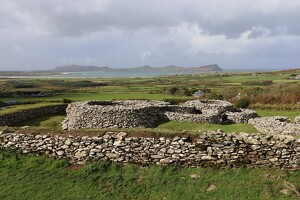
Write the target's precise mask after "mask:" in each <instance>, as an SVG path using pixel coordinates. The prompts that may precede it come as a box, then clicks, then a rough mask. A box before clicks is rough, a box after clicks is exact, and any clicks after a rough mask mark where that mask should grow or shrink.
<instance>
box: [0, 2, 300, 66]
mask: <svg viewBox="0 0 300 200" xmlns="http://www.w3.org/2000/svg"><path fill="white" fill-rule="evenodd" d="M299 10H300V0H239V1H238V0H209V1H208V0H47V1H41V0H1V4H0V70H47V69H51V68H53V67H55V66H60V65H67V64H79V65H95V66H109V67H118V68H120V67H139V66H145V65H149V66H154V67H158V66H167V65H176V66H185V67H197V66H203V65H207V64H218V65H219V66H220V67H222V68H223V69H227V70H234V69H245V70H246V69H287V68H300V25H299V20H300V12H299Z"/></svg>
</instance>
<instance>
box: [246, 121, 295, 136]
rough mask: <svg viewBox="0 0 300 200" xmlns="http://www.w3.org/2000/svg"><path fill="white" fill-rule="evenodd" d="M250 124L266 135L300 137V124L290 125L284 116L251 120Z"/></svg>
mask: <svg viewBox="0 0 300 200" xmlns="http://www.w3.org/2000/svg"><path fill="white" fill-rule="evenodd" d="M248 123H249V124H252V125H253V126H254V127H255V128H256V129H257V130H258V131H260V132H262V133H266V134H284V135H298V136H299V135H300V124H296V123H290V119H289V118H288V117H284V116H275V117H261V118H255V119H249V121H248Z"/></svg>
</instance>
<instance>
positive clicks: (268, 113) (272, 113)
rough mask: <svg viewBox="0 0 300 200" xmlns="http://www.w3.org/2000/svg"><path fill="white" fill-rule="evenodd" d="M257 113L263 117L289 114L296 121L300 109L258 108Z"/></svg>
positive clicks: (299, 114)
mask: <svg viewBox="0 0 300 200" xmlns="http://www.w3.org/2000/svg"><path fill="white" fill-rule="evenodd" d="M256 112H257V114H258V115H259V116H261V117H268V116H287V117H289V118H290V119H291V121H294V119H295V117H296V116H300V110H259V109H258V110H256Z"/></svg>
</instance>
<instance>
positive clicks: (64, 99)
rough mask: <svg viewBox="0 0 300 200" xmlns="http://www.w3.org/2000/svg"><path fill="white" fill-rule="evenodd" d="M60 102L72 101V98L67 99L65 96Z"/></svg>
mask: <svg viewBox="0 0 300 200" xmlns="http://www.w3.org/2000/svg"><path fill="white" fill-rule="evenodd" d="M62 102H63V103H72V100H71V99H67V98H63V99H62Z"/></svg>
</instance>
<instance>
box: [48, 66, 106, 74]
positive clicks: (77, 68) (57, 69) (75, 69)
mask: <svg viewBox="0 0 300 200" xmlns="http://www.w3.org/2000/svg"><path fill="white" fill-rule="evenodd" d="M100 70H109V67H97V66H84V65H63V66H58V67H55V68H54V69H53V70H52V71H55V72H87V71H100Z"/></svg>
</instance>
